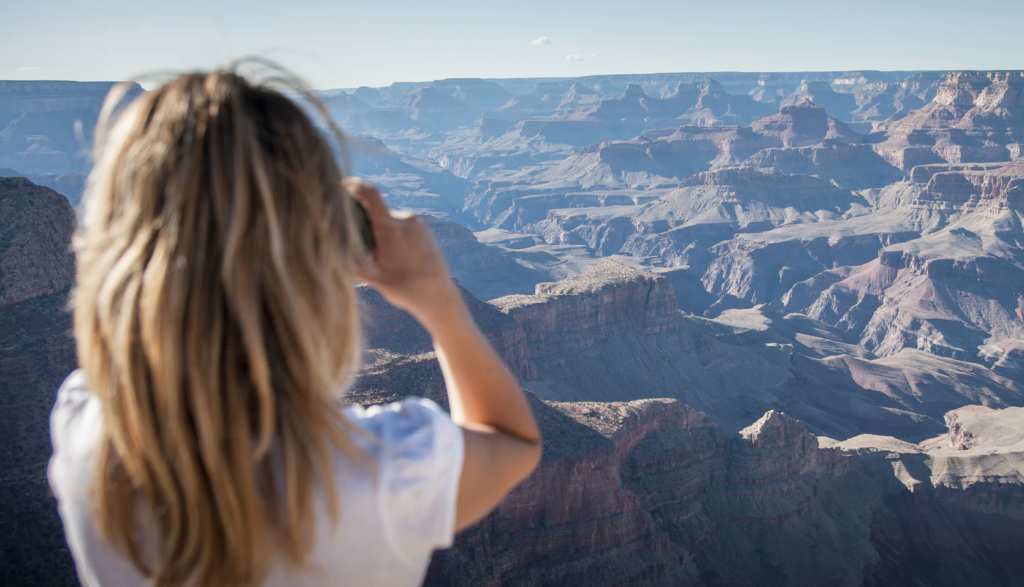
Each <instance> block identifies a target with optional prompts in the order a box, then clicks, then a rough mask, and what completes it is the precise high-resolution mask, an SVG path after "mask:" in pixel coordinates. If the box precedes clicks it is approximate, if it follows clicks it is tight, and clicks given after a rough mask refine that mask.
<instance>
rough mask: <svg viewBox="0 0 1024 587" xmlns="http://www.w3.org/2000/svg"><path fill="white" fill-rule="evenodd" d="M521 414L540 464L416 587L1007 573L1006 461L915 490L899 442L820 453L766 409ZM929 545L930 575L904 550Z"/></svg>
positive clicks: (540, 409)
mask: <svg viewBox="0 0 1024 587" xmlns="http://www.w3.org/2000/svg"><path fill="white" fill-rule="evenodd" d="M535 410H536V411H537V413H538V415H539V421H540V423H541V427H542V429H543V432H544V434H545V438H546V448H545V455H544V460H543V462H542V464H541V466H540V468H539V469H538V471H537V472H536V473H534V475H533V476H531V477H530V479H528V480H527V481H526V482H525V483H524V484H523V485H521V486H520V487H518V488H516V489H515V490H514V491H513V492H512V493H511V494H510V495H509V496H508V497H507V498H506V499H505V500H504V501H503V502H502V504H501V505H500V506H499V507H498V509H497V510H496V511H495V512H494V513H492V514H491V515H490V516H488V517H487V518H485V519H484V521H483V522H481V523H480V524H479V525H477V526H475V527H473V528H471V529H470V530H468V531H466V532H465V533H463V534H462V535H460V536H459V537H458V538H457V540H456V544H455V546H454V548H452V549H450V550H447V551H442V552H439V553H438V554H437V555H436V556H435V558H434V562H433V564H432V565H431V568H430V571H429V573H428V578H427V584H428V585H593V586H604V585H634V584H635V585H666V586H667V585H707V584H727V585H794V586H795V585H851V586H852V585H861V584H871V585H892V584H898V582H897V581H898V580H899V579H911V580H914V579H915V578H917V580H920V577H922V576H930V577H932V578H933V579H934V582H933V583H931V584H942V585H945V584H956V581H961V580H965V579H967V578H968V577H970V576H973V577H975V578H976V579H975V581H974V582H975V583H976V584H980V585H1000V584H1010V583H1007V582H1006V581H1007V580H1009V579H1010V578H1011V577H1013V576H1014V575H1013V573H1014V572H1018V571H1019V568H1018V567H1019V566H1020V564H1019V562H1017V561H1016V560H1015V559H1014V557H1013V556H1012V552H1013V549H1016V548H1020V546H1021V545H1022V544H1024V543H1022V542H1021V539H1022V538H1024V524H1022V521H1024V520H1022V515H1021V512H1022V511H1024V510H1022V509H1021V507H1022V505H1024V493H1021V482H1020V478H1019V468H1017V469H1015V470H1016V471H1017V473H1018V478H1017V479H1016V480H1013V481H1009V480H1007V481H1004V483H1003V484H1002V485H1001V486H996V485H993V484H992V483H987V484H986V483H982V484H980V485H979V484H975V485H972V486H971V487H970V488H963V487H955V483H957V482H960V481H962V480H964V479H966V477H956V476H955V475H954V476H948V475H947V477H945V478H944V480H943V481H939V482H938V483H936V484H933V485H929V486H925V485H922V484H913V483H908V479H910V478H911V475H909V474H908V473H907V471H908V470H912V471H913V472H914V473H913V474H917V475H922V474H930V473H929V471H932V469H933V468H937V465H933V464H931V463H930V462H929V461H928V459H927V457H926V458H924V459H922V458H920V457H921V456H922V455H927V454H928V453H926V452H924V451H922V450H921V449H919V448H917V447H915V446H914V445H906V444H905V443H904V445H899V443H896V442H893V441H889V440H886V439H884V438H878V440H877V441H875V444H876V445H878V446H871V442H867V441H864V440H861V441H858V442H855V443H853V444H855V445H856V446H855V447H853V448H848V447H845V446H843V445H841V444H836V443H835V442H834V441H830V440H829V441H827V444H828V447H826V448H822V447H821V446H820V445H819V442H818V439H816V438H815V437H814V436H813V435H810V434H808V433H807V432H806V430H805V429H804V427H803V426H802V425H801V424H800V423H799V422H797V421H796V420H793V419H792V418H790V417H788V416H786V415H785V414H781V413H778V412H768V413H767V414H765V415H764V416H763V417H762V418H761V419H759V420H758V421H757V422H755V423H754V424H752V425H751V426H749V427H748V428H746V429H744V430H742V431H741V432H740V434H739V435H738V437H735V438H729V437H727V436H726V435H724V434H723V433H722V431H721V430H720V429H719V428H718V427H717V426H716V425H715V424H714V423H712V422H711V420H710V419H709V418H708V417H707V416H705V415H703V414H701V413H699V412H695V411H694V410H692V409H690V408H688V407H686V406H684V405H681V404H678V403H676V402H673V401H668V400H645V401H637V402H628V403H614V402H613V403H594V402H573V403H557V402H548V403H546V404H541V403H539V402H536V403H535ZM1020 454H1021V453H1019V452H1018V453H1015V455H1013V458H1018V459H1019V457H1020ZM908 467H909V469H908ZM1011 468H1012V466H1011ZM978 498H983V499H984V501H983V502H981V503H978V502H975V501H974V500H975V499H978ZM982 504H984V505H982ZM1000 515H1002V516H1006V517H1005V518H1004V519H1003V520H999V519H997V516H1000ZM972 520H973V521H975V522H976V523H980V524H981V526H980V527H979V526H974V527H973V528H972V527H971V526H970V524H971V522H970V521H972ZM928 528H932V529H933V530H934V531H936V534H935V535H932V536H930V537H929V536H928V535H927V531H928V530H927V529H928ZM982 528H984V530H982ZM986 532H993V533H997V534H998V536H999V540H996V539H995V538H994V537H989V536H988V535H987V534H986ZM1003 540H1005V543H999V542H1000V541H1003ZM947 541H948V542H947ZM940 545H941V546H940ZM940 548H941V551H940V550H939V549H940ZM939 552H941V553H942V556H943V557H944V560H942V561H939V560H934V562H936V563H939V568H943V569H944V573H945V575H943V572H937V571H936V569H927V568H925V567H926V565H925V564H922V562H923V561H918V560H914V559H913V556H915V555H924V556H925V558H926V560H929V562H930V561H931V560H933V559H935V555H937V554H939ZM909 553H913V555H911V554H909ZM979 555H980V556H979ZM1007 561H1009V562H1007ZM972 567H973V568H972ZM968 571H969V572H970V573H973V575H969V574H967V572H968ZM915 573H923V574H915ZM865 581H867V583H865Z"/></svg>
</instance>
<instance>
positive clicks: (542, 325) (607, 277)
mask: <svg viewBox="0 0 1024 587" xmlns="http://www.w3.org/2000/svg"><path fill="white" fill-rule="evenodd" d="M491 304H492V305H494V306H495V307H497V308H498V309H499V310H500V311H501V312H503V313H505V314H507V315H509V316H511V317H512V318H514V319H515V321H516V322H518V323H519V324H522V326H523V331H524V332H525V333H526V340H527V341H528V342H530V343H531V344H537V345H540V346H543V342H544V340H545V339H547V338H548V337H549V336H551V335H553V334H556V333H562V334H564V335H566V336H571V337H573V338H574V340H577V341H578V342H579V343H580V344H582V345H584V346H589V345H590V344H593V342H594V341H595V340H598V339H600V338H603V337H605V336H608V335H609V334H610V333H612V332H614V331H615V327H616V326H618V325H623V324H625V325H628V326H629V327H630V328H632V329H639V330H641V331H643V332H664V331H667V330H669V329H672V328H674V327H676V326H677V324H678V322H677V318H678V313H679V307H678V305H677V303H676V298H675V294H674V293H673V291H672V286H671V284H670V283H669V281H668V279H667V278H665V277H663V276H660V275H658V274H656V273H648V272H642V271H637V270H636V269H632V268H630V267H626V266H625V265H622V264H620V263H616V262H615V261H611V260H603V261H601V263H599V264H598V265H597V266H596V267H594V268H593V269H591V270H590V271H587V272H585V273H583V274H581V275H578V276H575V277H571V278H569V279H565V280H563V281H559V282H556V283H540V284H537V289H536V294H534V295H532V296H529V295H512V296H505V297H501V298H497V299H495V300H492V301H491Z"/></svg>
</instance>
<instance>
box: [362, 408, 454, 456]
mask: <svg viewBox="0 0 1024 587" xmlns="http://www.w3.org/2000/svg"><path fill="white" fill-rule="evenodd" d="M344 412H345V416H346V417H347V418H348V420H349V421H350V422H352V423H353V424H355V425H357V426H359V427H360V428H361V429H362V430H363V431H364V432H366V433H368V435H369V437H370V438H371V439H372V442H371V444H376V445H383V446H386V447H388V449H389V452H391V453H392V454H394V455H395V456H397V457H404V458H407V459H408V458H416V457H417V456H419V457H426V456H428V454H429V453H436V452H438V451H444V450H446V449H448V450H450V449H451V448H452V447H450V446H449V445H450V444H451V443H453V442H455V441H456V440H457V441H458V443H459V444H460V448H461V442H462V437H461V429H460V428H459V427H458V426H457V425H455V423H453V422H452V420H451V417H450V416H449V415H448V413H447V412H445V411H444V410H442V409H441V407H440V406H438V405H437V404H436V403H434V402H433V401H431V400H429V399H426V398H422V397H407V398H404V399H402V400H401V401H397V402H394V403H389V404H380V405H373V406H368V407H363V406H358V405H349V406H346V407H345V410H344Z"/></svg>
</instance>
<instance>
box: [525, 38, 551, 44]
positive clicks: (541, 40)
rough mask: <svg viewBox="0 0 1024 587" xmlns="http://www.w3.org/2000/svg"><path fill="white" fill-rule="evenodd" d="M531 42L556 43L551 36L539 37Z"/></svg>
mask: <svg viewBox="0 0 1024 587" xmlns="http://www.w3.org/2000/svg"><path fill="white" fill-rule="evenodd" d="M530 43H532V44H534V45H550V44H551V43H554V41H552V40H551V37H537V38H536V39H534V40H532V41H530Z"/></svg>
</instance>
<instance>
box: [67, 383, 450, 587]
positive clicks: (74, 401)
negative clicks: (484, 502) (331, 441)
mask: <svg viewBox="0 0 1024 587" xmlns="http://www.w3.org/2000/svg"><path fill="white" fill-rule="evenodd" d="M344 413H345V415H346V416H347V417H348V418H349V419H350V420H351V421H352V422H354V423H356V424H358V425H359V426H361V427H362V428H363V429H365V430H366V431H367V432H369V433H370V435H372V436H373V437H375V438H376V439H378V440H379V441H380V442H379V443H373V442H370V441H368V440H366V439H358V438H356V439H355V440H356V441H357V442H359V443H360V445H362V446H363V448H364V449H365V450H366V452H367V454H368V455H369V456H370V457H371V458H372V459H373V460H374V461H375V462H376V469H377V473H376V475H377V476H378V481H379V482H378V483H374V474H373V473H372V471H370V470H369V469H368V468H367V467H356V466H352V465H350V464H349V463H348V461H347V459H346V458H345V457H344V455H342V454H341V452H340V451H339V452H338V453H337V455H336V458H335V460H334V462H335V484H336V487H337V493H338V500H339V505H340V511H341V518H340V521H339V523H338V525H337V526H334V525H332V524H331V523H330V515H329V513H328V512H329V510H328V509H327V502H326V498H325V494H324V493H323V492H317V494H316V495H317V499H316V500H315V504H316V505H315V507H316V508H317V509H316V510H315V513H314V516H315V519H316V520H317V524H316V532H317V541H316V545H315V546H314V548H313V552H312V553H311V556H310V565H309V567H308V568H306V569H303V570H292V569H291V568H289V566H288V565H287V564H286V562H284V560H283V558H282V560H279V561H278V562H276V563H274V564H273V566H272V569H271V572H270V575H269V576H268V577H267V580H266V582H265V583H264V585H267V586H273V587H277V586H284V585H297V586H301V587H314V586H328V585H330V586H331V587H334V586H337V585H359V586H374V585H386V586H389V587H391V586H394V587H401V586H413V585H419V584H421V583H422V582H423V577H424V574H425V573H426V569H427V565H428V564H429V562H430V556H431V553H432V552H433V551H434V550H435V549H437V548H446V547H448V546H451V543H452V538H453V536H454V532H455V504H456V499H457V494H458V486H459V477H460V475H461V473H462V460H463V438H462V429H461V428H459V427H458V426H456V425H455V424H454V423H453V422H452V421H451V418H449V416H448V414H446V413H445V412H444V411H442V410H441V409H440V408H438V407H437V404H435V403H433V402H431V401H430V400H426V399H421V398H407V399H405V400H403V401H401V402H398V403H393V404H389V405H385V406H374V407H371V408H366V409H364V408H361V407H359V406H349V407H346V408H345V411H344ZM101 428H102V415H101V408H100V404H99V400H97V399H96V397H95V395H94V394H93V393H92V391H91V390H90V389H89V388H88V385H87V383H86V380H85V376H84V374H83V373H81V372H80V371H75V372H74V373H72V374H71V375H70V376H69V377H68V378H67V380H66V381H65V382H64V384H63V385H61V388H60V391H59V392H58V393H57V403H56V405H55V406H54V408H53V414H52V415H51V417H50V432H51V436H52V440H53V457H52V458H51V459H50V467H49V479H50V487H51V488H52V489H53V493H54V495H55V496H56V497H57V501H58V505H59V509H60V516H61V519H62V520H63V522H64V533H65V535H66V536H67V540H68V545H69V546H70V547H71V554H72V555H73V556H74V558H75V563H76V565H77V567H78V577H79V580H80V581H81V582H82V584H83V585H85V586H86V587H98V586H101V585H102V586H103V587H122V586H124V587H129V586H130V587H141V586H144V585H146V581H145V579H143V577H141V576H140V575H139V573H137V572H136V571H135V568H134V567H133V566H132V565H131V564H130V563H129V562H128V560H127V559H125V558H123V557H122V556H121V555H120V554H118V553H117V552H115V551H113V550H112V549H111V548H110V547H109V546H107V544H106V543H105V542H104V541H103V540H102V539H100V538H99V536H98V535H97V532H96V527H95V525H94V523H93V520H92V517H91V515H90V511H91V503H92V502H91V495H90V489H91V487H92V485H93V475H94V467H93V463H94V460H93V459H94V454H95V450H94V449H95V447H96V441H97V439H98V438H99V434H100V432H101Z"/></svg>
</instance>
